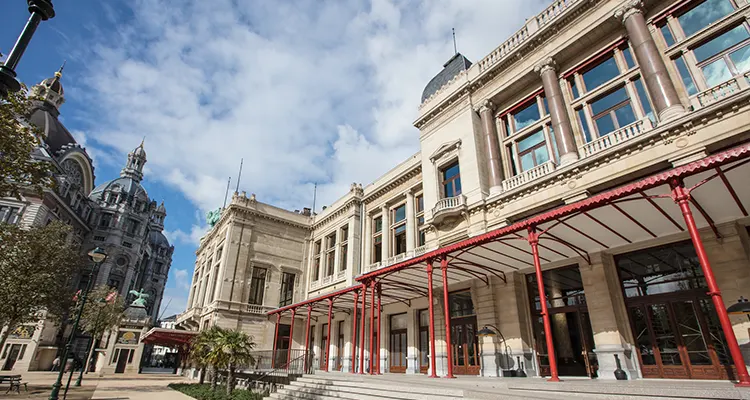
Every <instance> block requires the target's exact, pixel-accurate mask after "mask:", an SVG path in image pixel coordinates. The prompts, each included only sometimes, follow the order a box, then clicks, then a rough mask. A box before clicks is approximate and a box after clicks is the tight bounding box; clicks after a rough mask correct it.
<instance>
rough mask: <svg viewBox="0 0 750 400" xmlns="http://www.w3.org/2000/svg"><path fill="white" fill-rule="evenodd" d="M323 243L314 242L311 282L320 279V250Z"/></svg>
mask: <svg viewBox="0 0 750 400" xmlns="http://www.w3.org/2000/svg"><path fill="white" fill-rule="evenodd" d="M322 246H323V243H322V242H321V241H320V240H318V241H317V242H315V247H314V248H315V262H314V263H313V271H312V273H313V282H316V281H317V280H318V279H320V250H321V249H322Z"/></svg>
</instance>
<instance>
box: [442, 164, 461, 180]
mask: <svg viewBox="0 0 750 400" xmlns="http://www.w3.org/2000/svg"><path fill="white" fill-rule="evenodd" d="M456 175H458V163H456V164H453V165H451V166H449V167H448V168H446V169H445V170H443V179H444V180H448V179H450V178H453V177H454V176H456Z"/></svg>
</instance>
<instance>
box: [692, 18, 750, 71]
mask: <svg viewBox="0 0 750 400" xmlns="http://www.w3.org/2000/svg"><path fill="white" fill-rule="evenodd" d="M747 38H750V33H748V32H747V29H746V28H745V26H744V25H738V26H736V27H734V28H733V29H731V30H729V31H727V32H726V33H724V34H722V35H721V36H718V37H715V38H713V39H711V40H710V41H708V42H706V43H704V44H703V45H701V46H700V47H698V48H696V49H693V53H695V58H696V59H697V60H698V62H701V61H703V60H706V59H707V58H709V57H711V56H713V55H716V54H719V53H721V52H722V51H724V50H726V49H728V48H730V47H732V46H734V45H735V44H737V43H739V42H741V41H743V40H745V39H747Z"/></svg>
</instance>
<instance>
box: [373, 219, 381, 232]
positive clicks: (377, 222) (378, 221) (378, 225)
mask: <svg viewBox="0 0 750 400" xmlns="http://www.w3.org/2000/svg"><path fill="white" fill-rule="evenodd" d="M374 222H375V232H380V231H382V230H383V218H381V217H377V218H375V221H374Z"/></svg>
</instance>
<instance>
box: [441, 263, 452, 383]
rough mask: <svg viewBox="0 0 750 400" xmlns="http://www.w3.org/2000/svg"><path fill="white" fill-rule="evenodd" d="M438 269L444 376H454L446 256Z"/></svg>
mask: <svg viewBox="0 0 750 400" xmlns="http://www.w3.org/2000/svg"><path fill="white" fill-rule="evenodd" d="M440 269H441V270H442V271H443V315H444V316H445V351H446V355H447V356H448V374H447V375H446V376H445V377H446V378H455V376H453V349H452V348H451V346H452V343H453V342H452V341H451V310H450V304H449V301H448V258H447V257H446V256H443V257H442V258H441V259H440Z"/></svg>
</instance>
